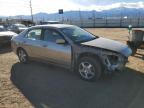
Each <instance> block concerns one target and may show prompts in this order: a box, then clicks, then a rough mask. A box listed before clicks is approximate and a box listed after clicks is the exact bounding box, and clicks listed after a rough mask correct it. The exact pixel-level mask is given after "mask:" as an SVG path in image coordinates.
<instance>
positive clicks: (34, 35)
mask: <svg viewBox="0 0 144 108" xmlns="http://www.w3.org/2000/svg"><path fill="white" fill-rule="evenodd" d="M41 35H42V29H33V30H30V31H29V32H28V33H27V35H26V38H28V39H32V40H41Z"/></svg>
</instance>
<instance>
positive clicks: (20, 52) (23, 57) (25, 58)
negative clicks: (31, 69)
mask: <svg viewBox="0 0 144 108" xmlns="http://www.w3.org/2000/svg"><path fill="white" fill-rule="evenodd" d="M17 54H18V58H19V60H20V62H21V63H28V55H27V53H26V51H25V50H23V49H19V50H18V53H17Z"/></svg>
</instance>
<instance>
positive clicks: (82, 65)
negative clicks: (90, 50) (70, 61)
mask: <svg viewBox="0 0 144 108" xmlns="http://www.w3.org/2000/svg"><path fill="white" fill-rule="evenodd" d="M101 67H102V66H101V63H100V61H99V60H98V59H96V58H91V57H83V58H81V59H80V60H79V62H78V67H77V72H78V74H79V75H80V77H81V78H82V79H84V80H87V81H93V80H98V79H99V78H100V76H101V71H102V68H101Z"/></svg>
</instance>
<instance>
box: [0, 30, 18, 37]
mask: <svg viewBox="0 0 144 108" xmlns="http://www.w3.org/2000/svg"><path fill="white" fill-rule="evenodd" d="M15 35H17V34H16V33H15V32H11V31H3V32H0V36H15Z"/></svg>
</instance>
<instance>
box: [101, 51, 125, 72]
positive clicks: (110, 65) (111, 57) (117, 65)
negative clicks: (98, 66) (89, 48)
mask: <svg viewBox="0 0 144 108" xmlns="http://www.w3.org/2000/svg"><path fill="white" fill-rule="evenodd" d="M101 60H102V63H103V65H104V67H105V72H106V73H112V72H113V71H122V70H123V69H124V67H125V64H126V62H127V58H126V57H124V56H122V55H121V54H117V53H111V52H109V53H108V54H106V53H105V54H102V55H101Z"/></svg>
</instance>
